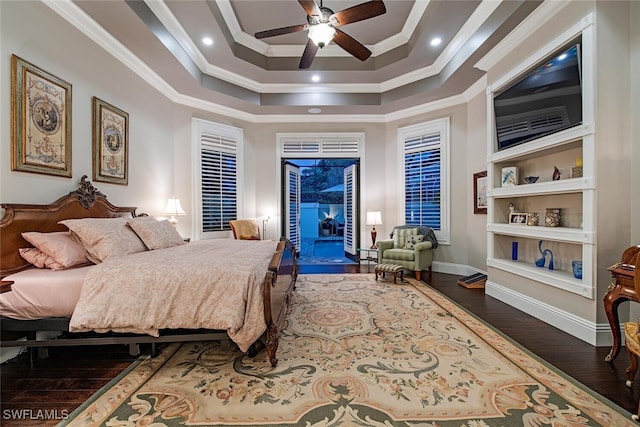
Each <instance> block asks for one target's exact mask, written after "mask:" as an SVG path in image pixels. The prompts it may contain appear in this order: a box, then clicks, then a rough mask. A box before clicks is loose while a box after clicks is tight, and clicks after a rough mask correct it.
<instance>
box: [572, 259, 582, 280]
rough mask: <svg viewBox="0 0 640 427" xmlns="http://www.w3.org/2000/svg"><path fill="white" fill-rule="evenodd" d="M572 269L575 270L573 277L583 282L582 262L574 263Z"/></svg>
mask: <svg viewBox="0 0 640 427" xmlns="http://www.w3.org/2000/svg"><path fill="white" fill-rule="evenodd" d="M571 267H572V268H573V277H575V278H576V279H581V280H582V261H572V262H571Z"/></svg>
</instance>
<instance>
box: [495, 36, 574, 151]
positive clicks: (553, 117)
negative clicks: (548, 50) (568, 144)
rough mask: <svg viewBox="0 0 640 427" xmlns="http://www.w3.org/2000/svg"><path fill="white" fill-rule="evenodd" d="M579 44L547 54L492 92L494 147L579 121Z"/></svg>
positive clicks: (516, 143) (513, 142)
mask: <svg viewBox="0 0 640 427" xmlns="http://www.w3.org/2000/svg"><path fill="white" fill-rule="evenodd" d="M580 57H581V55H580V44H578V43H575V44H572V45H571V46H570V47H569V48H563V49H560V50H559V51H557V52H555V53H554V54H553V55H551V56H549V57H548V58H547V59H545V60H544V61H542V62H541V63H539V64H537V65H536V66H535V67H533V68H532V69H531V70H529V71H528V72H526V73H525V74H524V76H523V77H522V78H520V79H519V80H517V81H516V82H514V83H512V84H510V85H509V86H508V87H506V88H505V89H504V90H501V91H500V92H497V93H494V97H493V108H494V116H495V129H496V133H497V142H498V150H504V149H507V148H509V147H513V146H515V145H519V144H522V143H525V142H527V141H531V140H534V139H537V138H540V137H542V136H546V135H550V134H552V133H555V132H559V131H561V130H564V129H568V128H570V127H573V126H576V125H579V124H581V123H582V85H581V74H580V73H581V61H580Z"/></svg>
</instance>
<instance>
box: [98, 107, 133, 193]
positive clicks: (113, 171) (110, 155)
mask: <svg viewBox="0 0 640 427" xmlns="http://www.w3.org/2000/svg"><path fill="white" fill-rule="evenodd" d="M128 168H129V114H128V113H126V112H124V111H122V110H121V109H119V108H116V107H114V106H113V105H111V104H109V103H107V102H105V101H103V100H101V99H99V98H96V97H95V96H94V97H93V180H94V181H102V182H110V183H112V184H120V185H127V184H128V183H129V181H128Z"/></svg>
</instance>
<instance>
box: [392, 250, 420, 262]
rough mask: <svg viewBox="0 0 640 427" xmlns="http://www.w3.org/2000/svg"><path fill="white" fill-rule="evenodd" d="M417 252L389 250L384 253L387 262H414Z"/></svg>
mask: <svg viewBox="0 0 640 427" xmlns="http://www.w3.org/2000/svg"><path fill="white" fill-rule="evenodd" d="M415 258H416V252H415V251H414V250H413V249H395V248H394V249H387V250H386V251H384V259H385V260H398V261H414V260H415Z"/></svg>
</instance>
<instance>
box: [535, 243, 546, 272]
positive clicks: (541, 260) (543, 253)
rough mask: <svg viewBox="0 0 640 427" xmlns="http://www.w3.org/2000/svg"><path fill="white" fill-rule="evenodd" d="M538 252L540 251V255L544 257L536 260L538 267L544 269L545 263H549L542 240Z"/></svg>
mask: <svg viewBox="0 0 640 427" xmlns="http://www.w3.org/2000/svg"><path fill="white" fill-rule="evenodd" d="M538 250H539V251H540V255H542V257H540V258H538V259H537V260H536V267H544V263H545V262H546V261H547V254H546V252H544V251H543V250H542V240H539V241H538Z"/></svg>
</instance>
